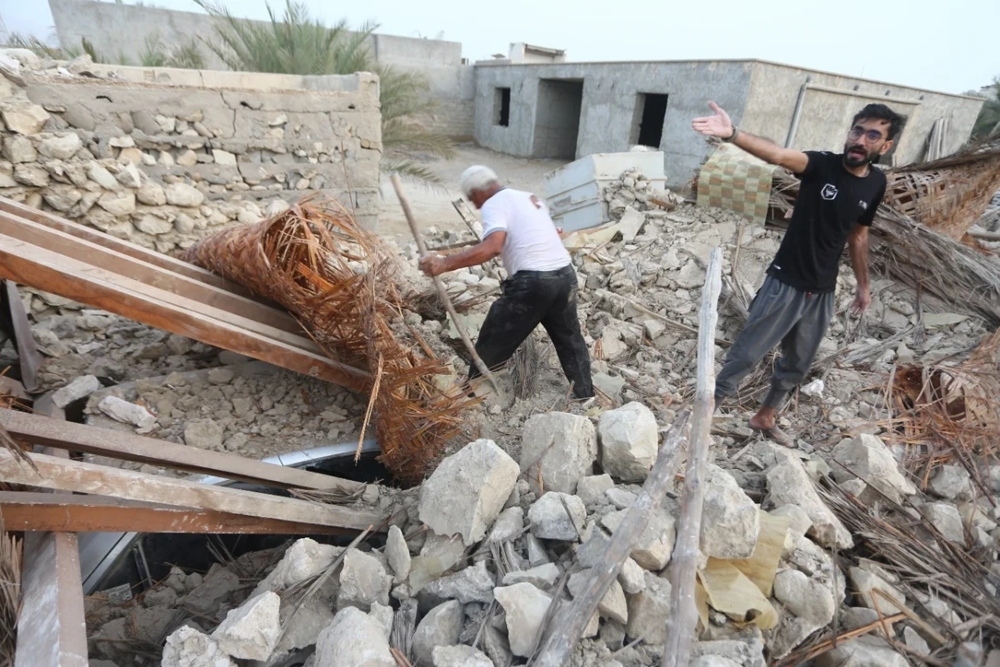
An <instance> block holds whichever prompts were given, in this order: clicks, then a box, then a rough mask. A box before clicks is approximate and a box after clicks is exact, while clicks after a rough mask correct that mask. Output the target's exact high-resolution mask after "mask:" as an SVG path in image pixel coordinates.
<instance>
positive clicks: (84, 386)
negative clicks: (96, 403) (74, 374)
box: [52, 375, 101, 408]
mask: <svg viewBox="0 0 1000 667" xmlns="http://www.w3.org/2000/svg"><path fill="white" fill-rule="evenodd" d="M100 388H101V381H100V380H98V379H97V378H96V377H94V376H93V375H84V376H82V377H78V378H76V379H75V380H73V381H72V382H70V383H69V384H68V385H66V386H65V387H62V388H61V389H57V390H56V391H55V392H54V393H53V394H52V402H53V403H55V404H56V406H58V407H60V408H65V407H66V406H67V405H69V404H70V403H72V402H73V401H78V400H80V399H81V398H86V397H87V396H90V395H91V394H93V393H94V392H95V391H97V390H98V389H100Z"/></svg>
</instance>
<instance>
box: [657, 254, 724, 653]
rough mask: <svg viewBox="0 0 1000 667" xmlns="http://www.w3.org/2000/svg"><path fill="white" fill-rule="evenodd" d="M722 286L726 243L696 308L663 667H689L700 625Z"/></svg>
mask: <svg viewBox="0 0 1000 667" xmlns="http://www.w3.org/2000/svg"><path fill="white" fill-rule="evenodd" d="M721 291H722V249H721V248H719V247H716V248H715V249H714V250H712V255H711V257H710V258H709V260H708V270H707V271H706V272H705V286H704V287H703V288H702V290H701V310H700V312H699V314H698V365H697V384H696V386H695V394H694V412H693V419H692V420H691V439H690V440H689V441H688V460H687V467H686V469H685V471H684V492H683V495H682V496H681V513H680V517H679V518H678V520H677V539H676V541H675V542H674V552H673V556H672V557H671V563H670V615H669V617H668V618H667V619H666V624H667V640H666V641H665V642H664V643H663V659H662V660H661V662H660V664H661V666H662V667H685V665H687V664H688V661H689V659H690V657H691V646H692V644H693V642H694V640H695V638H696V637H695V633H696V631H697V628H698V606H697V605H696V604H695V599H694V592H695V577H696V576H697V574H698V560H699V558H700V556H701V550H700V548H699V547H700V544H701V515H702V507H703V504H704V500H705V480H706V479H707V470H708V450H709V445H710V444H711V442H712V413H714V412H715V342H714V339H715V327H716V325H717V324H718V322H719V293H720V292H721Z"/></svg>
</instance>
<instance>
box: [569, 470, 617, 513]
mask: <svg viewBox="0 0 1000 667" xmlns="http://www.w3.org/2000/svg"><path fill="white" fill-rule="evenodd" d="M614 486H615V482H614V480H612V479H611V475H608V474H604V475H591V476H590V477H584V478H582V479H580V481H579V483H578V484H577V487H576V495H578V496H579V497H580V500H582V501H583V504H584V505H587V506H588V507H589V506H590V505H593V504H594V503H596V502H597V501H598V500H601V499H602V498H604V497H605V495H604V493H605V492H606V491H607V490H608V489H613V488H614Z"/></svg>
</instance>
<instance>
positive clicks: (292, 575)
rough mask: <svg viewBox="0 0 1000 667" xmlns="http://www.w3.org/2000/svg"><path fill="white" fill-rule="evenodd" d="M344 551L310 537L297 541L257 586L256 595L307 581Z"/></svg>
mask: <svg viewBox="0 0 1000 667" xmlns="http://www.w3.org/2000/svg"><path fill="white" fill-rule="evenodd" d="M343 551H344V549H343V547H335V546H331V545H328V544H320V543H318V542H317V541H316V540H313V539H311V538H308V537H304V538H302V539H300V540H296V541H295V542H294V543H293V544H292V546H290V547H289V548H288V549H287V550H286V551H285V555H284V556H282V558H281V560H280V561H279V562H278V564H277V565H276V566H275V567H274V569H273V570H271V573H270V574H268V575H267V577H265V578H264V580H263V581H261V582H260V583H259V584H258V585H257V589H256V590H255V593H260V592H262V591H265V590H270V591H281V590H284V589H287V588H289V587H291V586H294V585H296V584H298V583H300V582H302V581H305V580H306V579H308V578H310V577H313V576H315V575H317V574H319V573H320V572H322V571H323V570H325V569H326V568H328V567H329V566H330V564H331V563H333V561H334V560H335V559H336V558H337V557H338V556H340V554H341V553H343Z"/></svg>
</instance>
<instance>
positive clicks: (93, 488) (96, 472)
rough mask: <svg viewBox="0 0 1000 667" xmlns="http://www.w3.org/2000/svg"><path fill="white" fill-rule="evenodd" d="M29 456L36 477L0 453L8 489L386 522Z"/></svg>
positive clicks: (360, 526)
mask: <svg viewBox="0 0 1000 667" xmlns="http://www.w3.org/2000/svg"><path fill="white" fill-rule="evenodd" d="M28 456H29V457H30V458H31V459H32V461H34V462H35V465H36V466H37V467H38V472H35V471H34V470H32V469H31V468H30V467H28V466H27V465H24V464H21V463H20V462H19V461H17V460H16V459H14V456H13V455H12V454H11V453H10V452H8V451H7V450H6V449H2V450H0V479H2V480H3V481H5V482H7V483H8V484H24V485H26V486H34V487H38V488H42V489H52V490H55V491H72V492H76V493H92V494H95V495H99V496H110V497H112V498H122V499H125V500H137V501H141V502H152V503H161V504H164V505H173V506H178V507H190V508H193V509H205V510H215V511H218V512H227V513H230V514H241V515H244V516H251V517H257V518H260V519H278V520H279V521H293V522H298V523H311V524H316V525H319V526H334V527H339V528H345V529H353V530H364V529H366V528H368V527H370V526H373V525H378V524H380V523H381V522H382V517H381V516H379V515H378V514H376V513H374V512H366V511H362V510H353V509H348V508H346V507H337V506H335V505H320V504H318V503H312V502H308V501H305V500H298V499H295V498H284V497H280V496H272V495H268V494H264V493H256V492H254V491H244V490H242V489H231V488H227V487H223V486H210V485H207V484H199V483H197V482H189V481H185V480H179V479H169V478H167V477H158V476H156V475H147V474H144V473H140V472H133V471H130V470H120V469H118V468H108V467H106V466H101V465H95V464H93V463H81V462H79V461H64V460H62V459H59V458H56V457H53V456H46V455H44V454H28Z"/></svg>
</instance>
